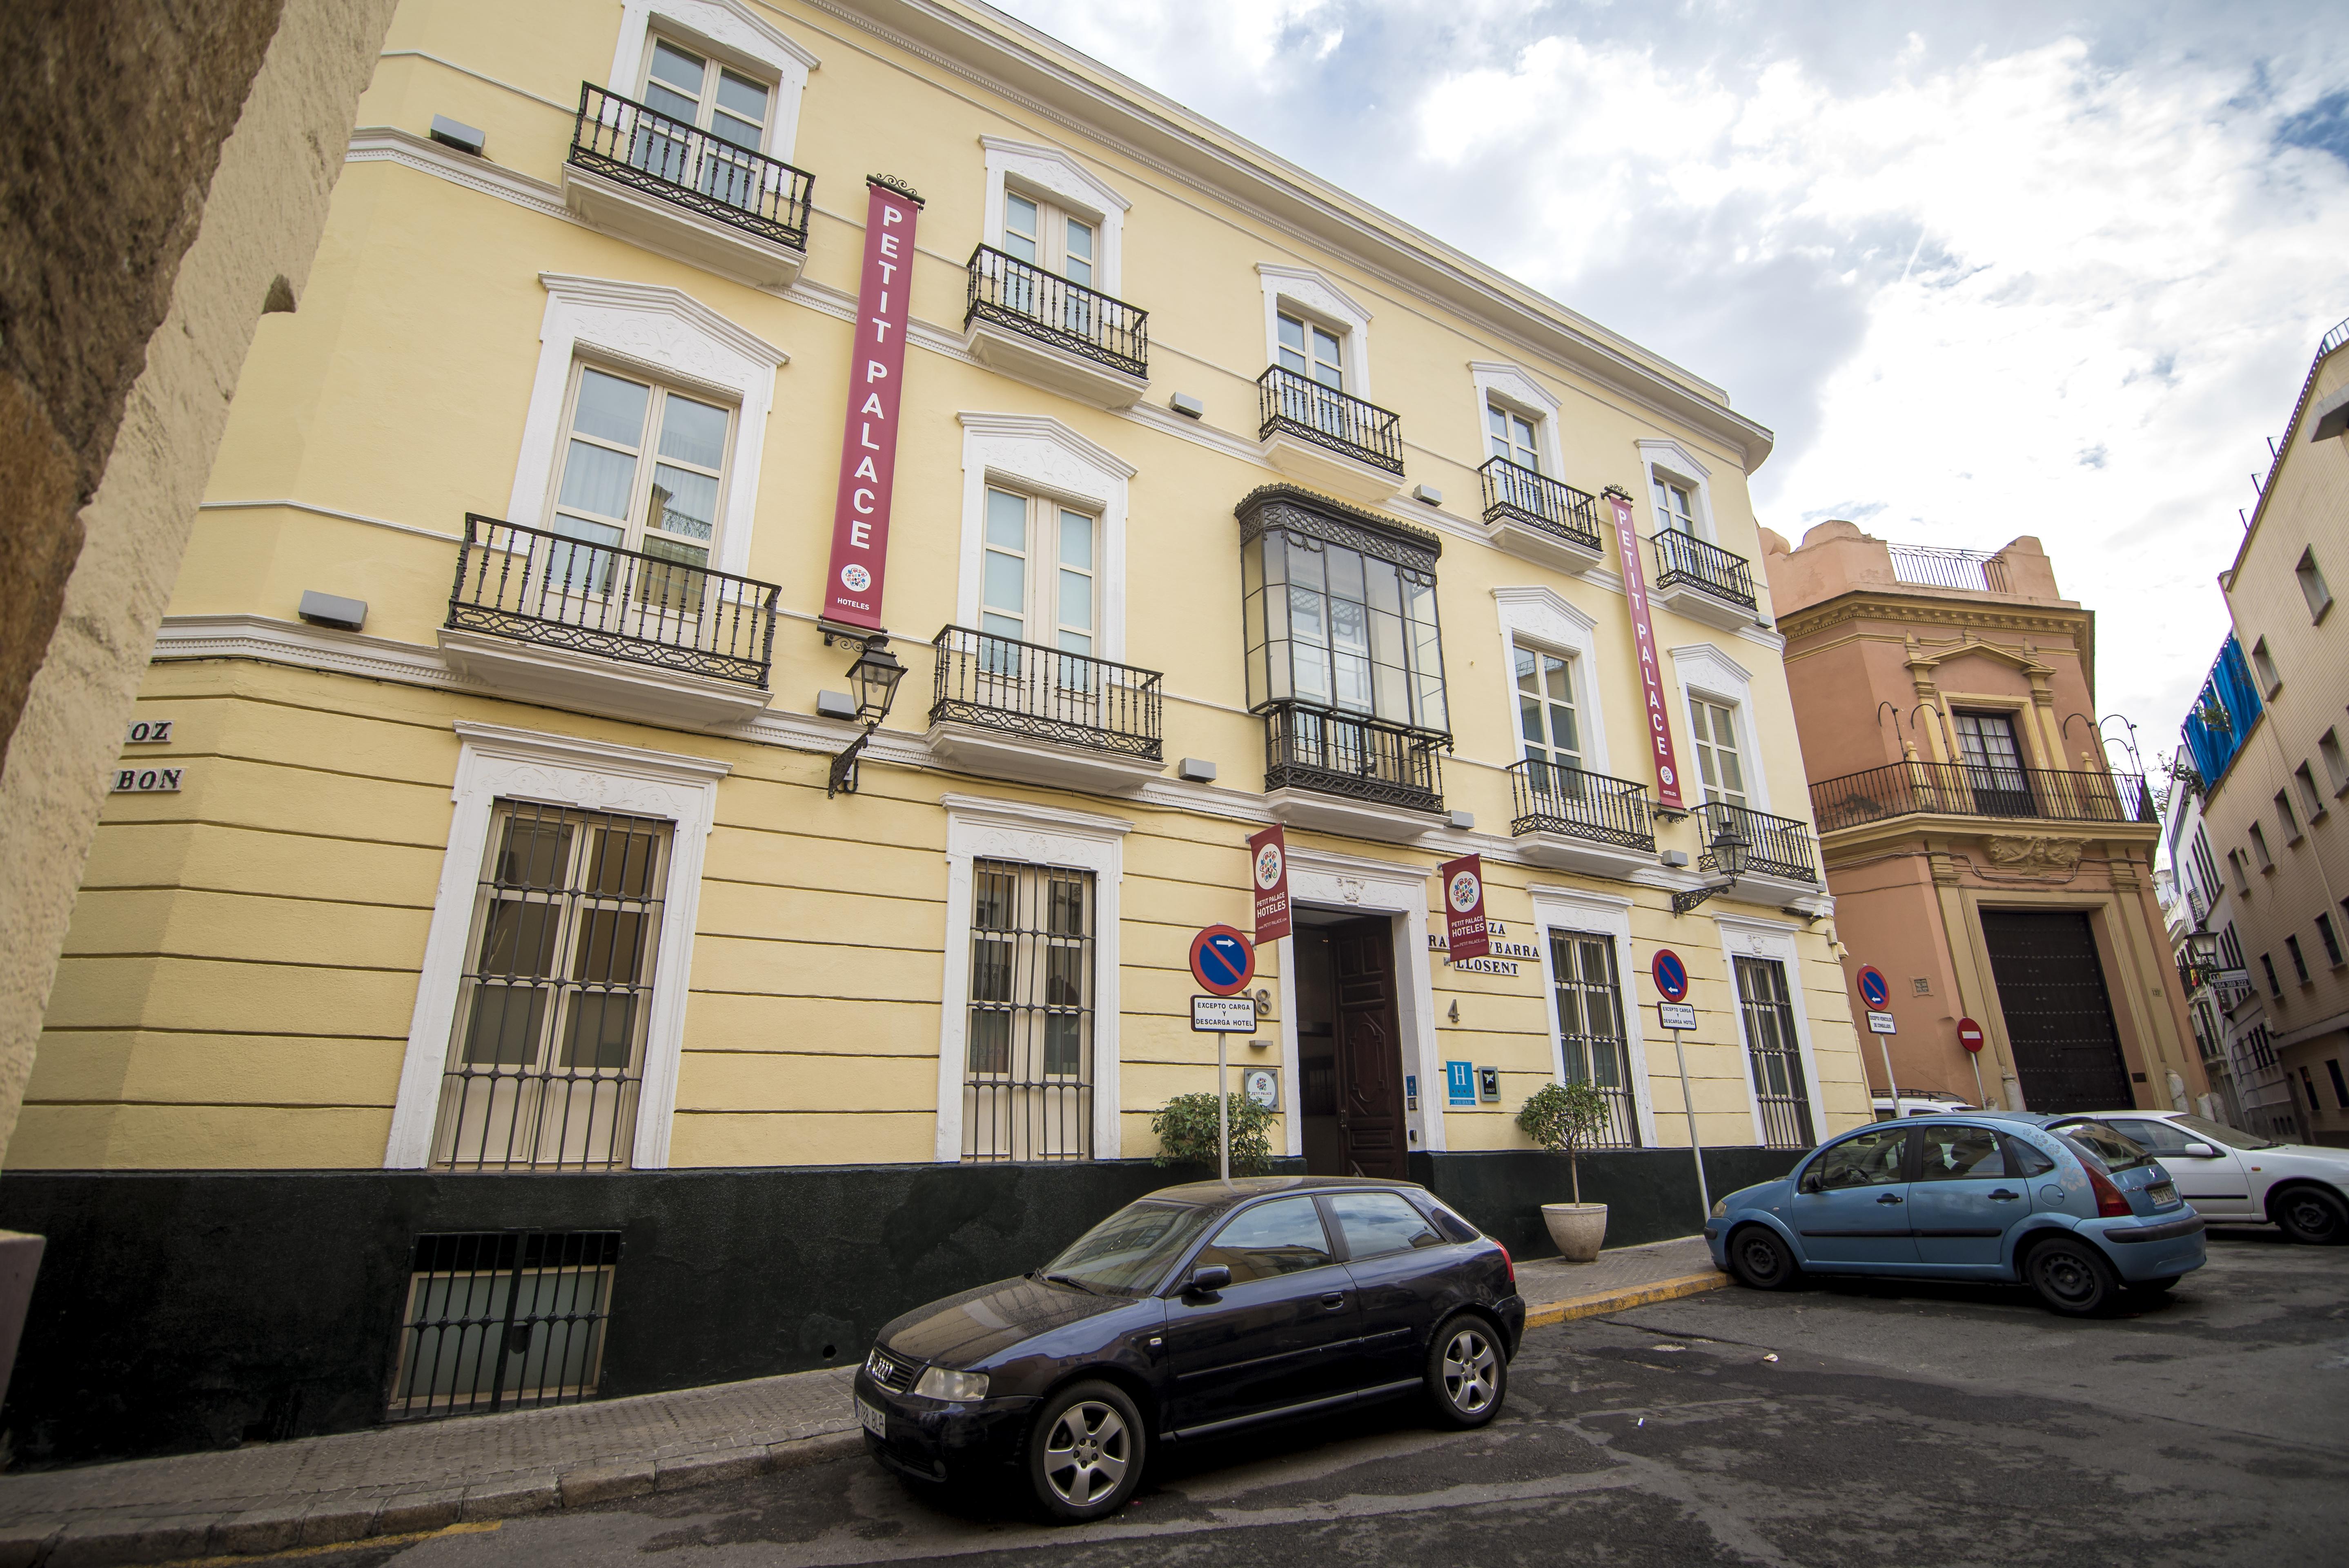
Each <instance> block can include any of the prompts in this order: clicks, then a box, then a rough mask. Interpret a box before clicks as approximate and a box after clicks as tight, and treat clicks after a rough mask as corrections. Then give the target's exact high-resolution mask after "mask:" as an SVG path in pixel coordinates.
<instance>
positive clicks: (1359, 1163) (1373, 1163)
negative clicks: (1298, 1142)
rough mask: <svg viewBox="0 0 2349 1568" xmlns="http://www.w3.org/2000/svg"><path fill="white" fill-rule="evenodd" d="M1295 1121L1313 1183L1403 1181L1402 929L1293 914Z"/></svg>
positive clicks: (1315, 913)
mask: <svg viewBox="0 0 2349 1568" xmlns="http://www.w3.org/2000/svg"><path fill="white" fill-rule="evenodd" d="M1295 919H1296V929H1295V931H1294V934H1293V935H1294V940H1295V943H1296V950H1297V1064H1298V1114H1299V1124H1300V1131H1301V1132H1302V1135H1303V1139H1304V1146H1305V1149H1304V1152H1305V1168H1306V1169H1307V1170H1308V1171H1309V1172H1310V1173H1312V1174H1313V1175H1315V1176H1383V1177H1392V1178H1393V1179H1398V1180H1401V1179H1406V1178H1407V1177H1408V1175H1409V1169H1408V1163H1407V1161H1408V1156H1409V1153H1410V1147H1411V1138H1410V1134H1409V1131H1408V1130H1407V1129H1408V1127H1409V1123H1408V1121H1407V1120H1406V1118H1405V1116H1404V1111H1403V1092H1402V1091H1403V1083H1402V1079H1403V1063H1402V1027H1401V1025H1400V1023H1398V1021H1397V1020H1398V1009H1397V1006H1396V996H1397V990H1398V987H1399V986H1400V985H1401V983H1402V981H1401V978H1400V971H1401V966H1400V965H1399V964H1397V962H1396V961H1395V956H1396V955H1395V941H1396V936H1397V932H1398V931H1399V930H1400V929H1402V921H1400V920H1398V919H1393V918H1392V917H1390V916H1386V915H1373V916H1370V917H1367V918H1366V917H1363V916H1361V915H1359V914H1355V913H1351V912H1347V913H1340V912H1338V911H1336V910H1332V909H1307V908H1303V907H1301V906H1300V907H1299V908H1298V909H1297V910H1296V916H1295Z"/></svg>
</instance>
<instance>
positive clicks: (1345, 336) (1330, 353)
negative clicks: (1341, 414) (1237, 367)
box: [1256, 262, 1371, 398]
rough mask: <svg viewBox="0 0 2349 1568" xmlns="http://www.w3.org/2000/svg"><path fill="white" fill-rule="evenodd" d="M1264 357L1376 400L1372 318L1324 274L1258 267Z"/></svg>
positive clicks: (1284, 268) (1263, 264)
mask: <svg viewBox="0 0 2349 1568" xmlns="http://www.w3.org/2000/svg"><path fill="white" fill-rule="evenodd" d="M1256 270H1257V278H1258V280H1259V281H1260V282H1261V283H1262V284H1263V286H1264V358H1265V363H1266V364H1268V365H1279V366H1283V367H1285V368H1286V369H1290V370H1293V371H1295V372H1296V373H1297V374H1299V375H1301V376H1306V377H1309V378H1310V379H1312V380H1314V381H1317V382H1319V384H1320V385H1322V386H1325V387H1330V388H1332V389H1336V390H1338V391H1341V392H1347V393H1350V394H1351V395H1352V396H1354V397H1357V398H1368V397H1369V396H1370V395H1371V350H1370V328H1371V313H1370V312H1369V311H1368V310H1367V309H1365V308H1363V306H1361V305H1359V304H1357V303H1355V301H1354V300H1353V299H1352V298H1351V297H1350V296H1348V295H1347V294H1346V293H1345V292H1344V291H1343V290H1341V289H1340V288H1339V287H1338V286H1337V285H1336V284H1334V283H1331V282H1330V280H1329V279H1328V278H1326V277H1324V276H1322V275H1320V274H1319V273H1318V272H1309V271H1307V270H1305V269H1303V268H1301V267H1287V266H1275V265H1271V264H1270V263H1268V262H1258V263H1257V269H1256Z"/></svg>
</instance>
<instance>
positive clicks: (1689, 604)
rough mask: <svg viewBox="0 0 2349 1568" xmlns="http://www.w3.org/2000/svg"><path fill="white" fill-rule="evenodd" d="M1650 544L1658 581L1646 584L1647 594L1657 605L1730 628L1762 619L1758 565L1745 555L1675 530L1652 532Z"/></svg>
mask: <svg viewBox="0 0 2349 1568" xmlns="http://www.w3.org/2000/svg"><path fill="white" fill-rule="evenodd" d="M1648 543H1650V544H1651V545H1654V546H1655V547H1656V580H1655V581H1654V582H1652V583H1651V584H1650V585H1648V597H1650V598H1651V599H1653V600H1654V601H1655V602H1656V603H1658V604H1660V605H1662V606H1663V607H1665V608H1666V609H1670V610H1674V611H1677V612H1678V613H1680V614H1682V615H1684V616H1686V617H1688V618H1690V619H1691V620H1701V621H1703V622H1704V623H1705V624H1707V625H1708V626H1717V627H1721V628H1724V629H1729V630H1733V629H1735V628H1738V627H1741V626H1752V625H1753V624H1754V621H1755V620H1756V619H1757V618H1758V617H1756V615H1755V614H1754V568H1753V566H1751V565H1749V564H1748V563H1747V561H1746V559H1745V557H1744V556H1733V555H1731V554H1730V553H1729V552H1728V551H1726V550H1724V549H1723V548H1722V547H1721V546H1720V545H1709V544H1707V543H1706V542H1705V541H1703V540H1702V539H1700V538H1698V537H1697V536H1696V535H1693V534H1683V533H1682V532H1681V531H1680V530H1679V529H1677V528H1667V529H1665V530H1664V531H1663V532H1662V533H1661V534H1656V535H1650V537H1649V540H1648Z"/></svg>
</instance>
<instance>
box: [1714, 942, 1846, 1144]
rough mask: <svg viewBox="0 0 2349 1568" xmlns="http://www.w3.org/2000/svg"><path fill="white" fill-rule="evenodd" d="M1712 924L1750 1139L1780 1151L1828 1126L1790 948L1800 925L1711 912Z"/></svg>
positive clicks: (1798, 963)
mask: <svg viewBox="0 0 2349 1568" xmlns="http://www.w3.org/2000/svg"><path fill="white" fill-rule="evenodd" d="M1713 924H1714V925H1715V926H1716V927H1717V928H1719V929H1720V931H1721V953H1722V958H1723V968H1724V969H1725V970H1726V971H1728V972H1729V974H1730V975H1731V977H1732V983H1733V985H1734V986H1735V987H1736V992H1737V1028H1738V1037H1739V1043H1740V1044H1743V1045H1744V1047H1745V1068H1746V1093H1747V1095H1748V1096H1749V1104H1750V1105H1751V1106H1752V1109H1753V1116H1754V1142H1755V1143H1756V1144H1759V1145H1762V1146H1764V1147H1783V1140H1784V1139H1785V1136H1786V1135H1787V1134H1788V1133H1789V1132H1790V1131H1791V1132H1795V1133H1816V1130H1817V1129H1820V1128H1823V1127H1826V1125H1827V1119H1826V1106H1825V1104H1824V1103H1823V1102H1822V1101H1821V1099H1820V1097H1819V1096H1820V1089H1819V1069H1818V1062H1817V1058H1816V1054H1815V1051H1814V1047H1813V1044H1812V1041H1811V1018H1810V1008H1809V1006H1808V1004H1807V1002H1806V1000H1805V998H1804V994H1803V986H1802V979H1801V977H1802V972H1803V962H1802V955H1801V953H1800V951H1799V950H1797V949H1796V947H1795V933H1796V931H1797V930H1798V929H1799V928H1798V927H1795V926H1794V925H1791V924H1789V923H1787V922H1785V921H1783V920H1772V919H1762V918H1758V917H1753V916H1745V915H1727V914H1723V915H1715V916H1713ZM1804 1141H1805V1142H1807V1141H1809V1140H1808V1138H1807V1137H1806V1138H1805V1139H1804Z"/></svg>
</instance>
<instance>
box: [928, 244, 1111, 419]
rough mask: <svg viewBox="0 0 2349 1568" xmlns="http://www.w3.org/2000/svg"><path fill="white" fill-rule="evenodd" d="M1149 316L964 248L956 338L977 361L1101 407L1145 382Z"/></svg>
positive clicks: (995, 254)
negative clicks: (966, 278) (966, 267)
mask: <svg viewBox="0 0 2349 1568" xmlns="http://www.w3.org/2000/svg"><path fill="white" fill-rule="evenodd" d="M1149 319H1150V313H1149V312H1148V311H1146V310H1136V309H1135V308H1134V307H1133V306H1130V305H1128V304H1126V303H1125V302H1124V301H1123V300H1121V299H1112V297H1111V296H1108V295H1106V294H1101V293H1098V292H1096V291H1095V290H1092V289H1090V288H1087V287H1086V286H1084V285H1082V284H1080V283H1071V282H1070V281H1069V280H1068V279H1067V278H1064V277H1061V276H1058V275H1055V274H1053V273H1050V272H1047V271H1046V270H1045V269H1044V268H1042V267H1040V266H1037V265H1034V264H1032V263H1030V262H1024V261H1021V260H1020V259H1019V257H1018V256H1015V255H1010V254H1006V253H1005V252H1002V251H999V250H997V249H996V248H995V247H994V246H993V245H981V246H979V247H978V249H977V250H975V251H973V252H971V253H970V291H969V295H968V304H967V305H966V306H965V307H964V310H963V317H962V326H963V342H964V346H965V347H967V348H969V350H970V351H971V353H972V354H973V355H974V356H975V357H976V358H978V360H979V361H980V362H981V363H983V364H987V365H989V366H992V367H993V368H995V369H998V370H1001V371H1004V372H1005V373H1007V374H1009V375H1013V376H1017V377H1019V379H1022V380H1026V381H1034V382H1036V383H1037V384H1039V385H1040V386H1044V387H1049V388H1050V389H1052V390H1053V391H1056V392H1061V393H1064V394H1066V395H1067V396H1069V397H1071V398H1075V399H1078V400H1081V401H1083V402H1088V403H1092V404H1093V405H1094V406H1095V407H1098V408H1103V409H1130V408H1132V407H1133V405H1134V404H1135V403H1136V402H1138V401H1140V400H1141V398H1142V394H1143V392H1144V391H1146V390H1148V389H1149V386H1150V334H1149Z"/></svg>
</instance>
